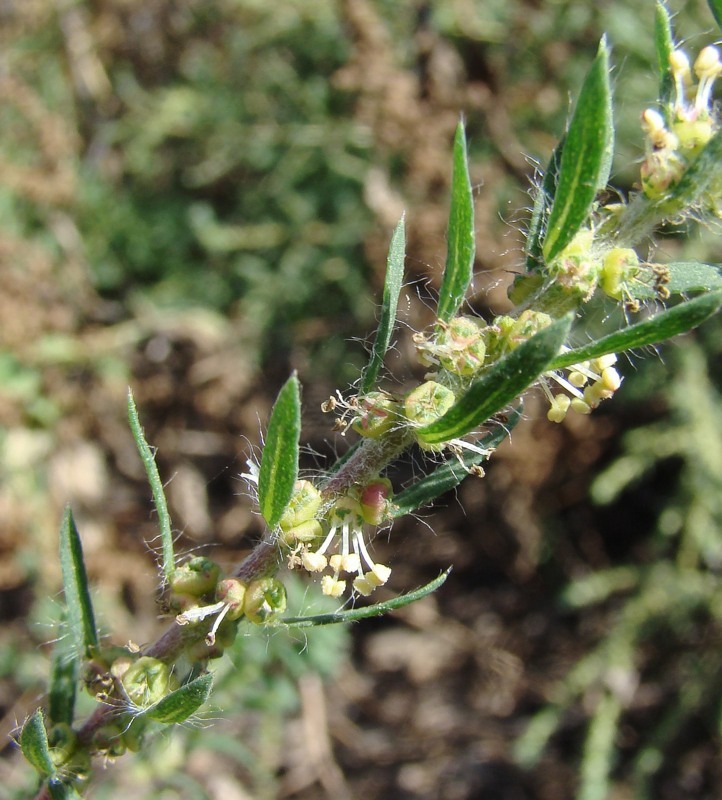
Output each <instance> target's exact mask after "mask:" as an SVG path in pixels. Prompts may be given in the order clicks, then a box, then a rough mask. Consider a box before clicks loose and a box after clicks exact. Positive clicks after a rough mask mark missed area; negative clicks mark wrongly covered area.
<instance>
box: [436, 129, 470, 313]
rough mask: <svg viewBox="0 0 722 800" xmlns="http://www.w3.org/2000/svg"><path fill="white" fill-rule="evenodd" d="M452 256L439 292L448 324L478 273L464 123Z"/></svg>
mask: <svg viewBox="0 0 722 800" xmlns="http://www.w3.org/2000/svg"><path fill="white" fill-rule="evenodd" d="M447 238H448V248H449V249H448V252H447V254H446V266H445V268H444V277H443V280H442V282H441V290H440V291H439V307H438V309H437V314H436V316H437V317H438V318H439V319H441V320H443V321H444V322H448V321H449V320H450V319H451V318H452V317H453V316H454V314H456V312H457V311H458V310H459V307H460V306H461V304H462V302H463V301H464V296H465V295H466V290H467V289H468V288H469V284H470V283H471V277H472V274H473V270H474V254H475V252H476V245H475V243H474V198H473V195H472V192H471V179H470V178H469V161H468V157H467V153H466V136H465V134H464V124H463V123H462V122H460V123H459V125H458V126H457V128H456V136H455V137H454V168H453V174H452V178H451V210H450V211H449V229H448V232H447Z"/></svg>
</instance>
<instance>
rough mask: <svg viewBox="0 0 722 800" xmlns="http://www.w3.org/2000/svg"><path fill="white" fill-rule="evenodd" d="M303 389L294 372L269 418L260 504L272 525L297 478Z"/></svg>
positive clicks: (260, 478) (281, 513)
mask: <svg viewBox="0 0 722 800" xmlns="http://www.w3.org/2000/svg"><path fill="white" fill-rule="evenodd" d="M300 391H301V390H300V387H299V383H298V378H296V376H295V375H292V376H291V377H290V378H289V379H288V380H287V381H286V383H285V384H284V386H283V388H282V389H281V391H280V392H279V393H278V398H277V399H276V402H275V404H274V406H273V410H272V411H271V419H270V420H269V422H268V431H267V432H266V441H265V444H264V447H263V456H262V457H261V467H260V470H259V474H258V504H259V506H260V509H261V514H262V515H263V519H265V520H266V524H267V525H268V526H269V528H275V527H276V525H278V522H279V520H280V519H281V517H282V516H283V512H284V511H285V510H286V506H287V505H288V503H289V501H290V499H291V495H292V494H293V487H294V484H295V483H296V479H297V478H298V441H299V438H300V436H301V398H300Z"/></svg>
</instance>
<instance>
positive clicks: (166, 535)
mask: <svg viewBox="0 0 722 800" xmlns="http://www.w3.org/2000/svg"><path fill="white" fill-rule="evenodd" d="M128 421H129V422H130V430H131V432H132V434H133V439H134V440H135V446H136V447H137V448H138V452H139V453H140V458H141V461H142V462H143V466H144V467H145V473H146V475H147V476H148V483H149V484H150V490H151V493H152V494H153V503H154V505H155V509H156V511H157V512H158V525H159V527H160V541H161V552H162V557H163V575H164V576H165V579H166V580H169V579H170V576H171V573H172V572H173V570H174V569H175V556H174V554H173V531H172V528H171V520H170V514H169V513H168V503H167V502H166V499H165V492H164V491H163V482H162V481H161V479H160V474H159V472H158V467H157V465H156V463H155V450H154V449H153V448H151V447H150V445H149V444H148V442H147V441H146V440H145V436H144V434H143V428H142V427H141V424H140V418H139V417H138V409H137V408H136V406H135V401H134V400H133V392H132V391H131V390H130V389H128Z"/></svg>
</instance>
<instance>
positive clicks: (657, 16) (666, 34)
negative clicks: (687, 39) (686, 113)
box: [654, 2, 674, 105]
mask: <svg viewBox="0 0 722 800" xmlns="http://www.w3.org/2000/svg"><path fill="white" fill-rule="evenodd" d="M654 47H655V50H656V52H657V69H658V70H659V101H660V103H661V104H662V105H666V104H667V103H669V101H670V100H671V99H672V91H673V89H674V78H673V77H672V69H671V67H670V65H669V57H670V55H671V54H672V51H673V50H674V40H673V39H672V18H671V16H670V14H669V11H668V10H667V7H666V6H665V4H664V3H662V2H658V3H657V6H656V8H655V12H654Z"/></svg>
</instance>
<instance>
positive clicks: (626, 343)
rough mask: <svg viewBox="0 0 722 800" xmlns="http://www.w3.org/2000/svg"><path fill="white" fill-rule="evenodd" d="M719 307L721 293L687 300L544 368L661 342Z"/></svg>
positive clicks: (570, 353) (559, 367)
mask: <svg viewBox="0 0 722 800" xmlns="http://www.w3.org/2000/svg"><path fill="white" fill-rule="evenodd" d="M720 306H722V291H717V292H710V293H709V294H705V295H701V296H700V297H695V298H694V299H693V300H687V301H686V302H684V303H680V304H679V305H677V306H674V307H673V308H669V309H666V310H665V311H662V312H661V313H659V314H655V316H654V317H652V318H651V319H646V320H644V321H643V322H637V323H636V324H634V325H629V326H628V327H627V328H623V329H622V330H621V331H616V332H614V333H610V334H609V335H608V336H603V337H602V338H601V339H597V340H596V341H594V342H590V343H589V344H587V345H584V346H583V347H578V348H576V349H574V350H569V351H567V352H566V353H562V355H560V356H557V357H556V358H555V359H554V360H553V361H552V362H551V363H550V364H548V365H547V369H549V370H554V369H562V368H563V367H570V366H571V365H572V364H579V363H580V362H582V361H587V360H588V359H590V358H599V357H600V356H604V355H607V354H608V353H623V352H624V351H625V350H632V349H633V348H635V347H644V346H646V345H650V344H657V343H659V342H664V341H666V340H667V339H670V338H671V337H672V336H676V335H677V334H679V333H684V332H685V331H688V330H691V329H692V328H696V327H697V325H699V324H701V323H702V322H704V321H705V320H706V319H708V318H709V317H711V316H712V314H714V313H715V312H717V311H718V310H719V308H720Z"/></svg>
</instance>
